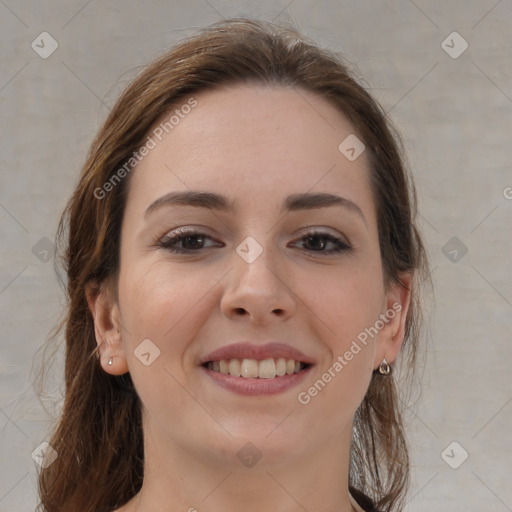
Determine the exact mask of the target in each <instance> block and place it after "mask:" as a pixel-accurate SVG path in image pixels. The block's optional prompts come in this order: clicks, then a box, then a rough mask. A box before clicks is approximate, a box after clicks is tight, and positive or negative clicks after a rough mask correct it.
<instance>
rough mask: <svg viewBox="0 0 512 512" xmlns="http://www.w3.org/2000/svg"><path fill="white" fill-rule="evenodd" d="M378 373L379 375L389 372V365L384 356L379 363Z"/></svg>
mask: <svg viewBox="0 0 512 512" xmlns="http://www.w3.org/2000/svg"><path fill="white" fill-rule="evenodd" d="M379 373H380V374H381V375H389V374H390V373H391V366H389V364H388V362H387V361H386V358H384V359H383V360H382V363H380V366H379Z"/></svg>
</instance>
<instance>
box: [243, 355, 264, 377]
mask: <svg viewBox="0 0 512 512" xmlns="http://www.w3.org/2000/svg"><path fill="white" fill-rule="evenodd" d="M240 373H241V374H242V377H246V378H247V377H253V378H254V377H257V376H258V373H259V365H258V361H256V359H244V360H243V361H242V365H241V366H240Z"/></svg>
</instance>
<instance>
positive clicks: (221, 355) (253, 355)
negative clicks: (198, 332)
mask: <svg viewBox="0 0 512 512" xmlns="http://www.w3.org/2000/svg"><path fill="white" fill-rule="evenodd" d="M271 357H272V358H274V359H277V358H279V357H283V358H285V359H294V360H295V361H300V362H301V363H307V364H309V365H312V364H315V360H314V359H312V358H311V357H309V356H306V355H305V354H303V353H302V352H301V351H300V350H298V349H296V348H294V347H290V346H289V345H285V344H284V343H276V342H268V343H265V344H254V343H251V342H250V341H241V342H237V343H232V344H230V345H226V346H224V347H221V348H218V349H217V350H214V351H213V352H210V353H209V354H208V355H207V356H205V357H202V358H201V359H200V360H199V364H200V365H202V364H204V363H206V362H208V361H220V360H221V359H257V360H259V361H261V360H263V359H269V358H271ZM214 373H218V372H214ZM297 375H299V374H297ZM234 378H235V379H237V378H238V377H234ZM280 378H284V376H283V377H280ZM245 380H251V379H245ZM253 380H261V379H253ZM265 380H271V379H265Z"/></svg>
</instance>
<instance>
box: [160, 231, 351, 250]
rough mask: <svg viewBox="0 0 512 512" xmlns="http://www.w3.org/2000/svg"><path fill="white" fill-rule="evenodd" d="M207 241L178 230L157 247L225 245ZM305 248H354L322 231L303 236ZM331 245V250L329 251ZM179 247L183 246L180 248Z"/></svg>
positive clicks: (202, 237) (186, 248) (191, 233)
mask: <svg viewBox="0 0 512 512" xmlns="http://www.w3.org/2000/svg"><path fill="white" fill-rule="evenodd" d="M206 240H213V239H212V238H211V237H210V236H208V235H206V234H205V233H201V232H200V231H196V230H193V229H183V228H181V229H178V230H176V231H174V232H171V233H170V234H169V235H166V236H164V237H162V238H161V239H159V240H158V241H157V242H156V246H157V247H161V248H163V249H165V250H167V251H170V252H174V253H193V252H198V251H200V250H201V249H206V248H207V247H215V246H216V247H220V246H222V245H223V244H222V243H220V242H214V243H213V244H211V245H209V246H205V245H204V244H205V241H206ZM299 240H300V241H301V242H302V243H303V245H306V246H309V247H310V248H308V247H305V248H304V250H305V251H307V252H310V253H315V254H320V255H329V254H334V253H340V252H350V251H352V250H353V249H352V247H351V246H350V245H348V243H346V242H344V241H343V240H342V239H341V238H337V237H335V236H333V235H331V234H329V233H324V232H321V231H310V232H308V233H305V234H304V235H302V237H301V238H300V239H299ZM329 244H330V245H331V248H330V249H327V250H326V248H327V247H329ZM178 245H181V246H180V247H179V246H178Z"/></svg>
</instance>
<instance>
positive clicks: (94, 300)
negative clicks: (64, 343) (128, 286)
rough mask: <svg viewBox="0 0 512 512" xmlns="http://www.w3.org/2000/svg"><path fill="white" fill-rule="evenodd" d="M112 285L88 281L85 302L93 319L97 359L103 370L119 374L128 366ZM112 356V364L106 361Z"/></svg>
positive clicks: (126, 369) (125, 370) (124, 371)
mask: <svg viewBox="0 0 512 512" xmlns="http://www.w3.org/2000/svg"><path fill="white" fill-rule="evenodd" d="M111 288H112V286H108V285H105V284H100V285H98V284H97V283H88V284H87V285H86V286H85V296H86V298H87V304H88V306H89V310H90V312H91V315H92V317H93V320H94V333H95V336H96V343H97V344H98V354H99V360H100V364H101V366H102V368H103V369H104V370H105V372H107V373H110V374H111V375H121V374H123V373H126V372H127V371H128V370H129V368H128V364H127V361H126V356H125V350H124V344H123V340H122V334H121V333H122V329H121V321H120V318H121V316H120V311H119V306H118V304H117V302H116V300H115V299H114V297H113V293H112V290H111ZM111 358H112V364H111V365H109V364H108V362H109V360H110V359H111Z"/></svg>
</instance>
